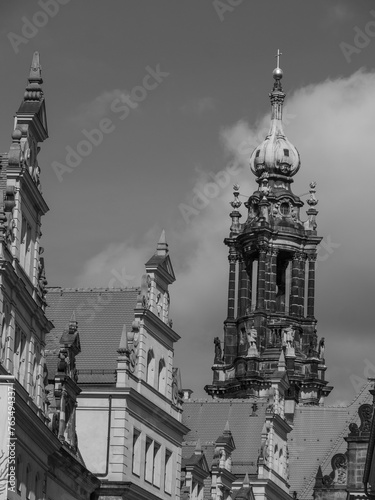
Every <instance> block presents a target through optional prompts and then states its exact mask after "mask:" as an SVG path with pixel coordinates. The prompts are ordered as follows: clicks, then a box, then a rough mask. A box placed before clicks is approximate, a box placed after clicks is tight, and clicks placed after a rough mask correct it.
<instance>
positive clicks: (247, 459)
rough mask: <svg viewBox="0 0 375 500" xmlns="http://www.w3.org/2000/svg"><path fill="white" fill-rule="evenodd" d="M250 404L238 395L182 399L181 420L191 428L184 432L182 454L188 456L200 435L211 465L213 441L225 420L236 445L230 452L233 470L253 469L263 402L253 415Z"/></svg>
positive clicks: (258, 443) (262, 414) (257, 453)
mask: <svg viewBox="0 0 375 500" xmlns="http://www.w3.org/2000/svg"><path fill="white" fill-rule="evenodd" d="M252 406H253V401H251V400H239V399H225V400H208V401H206V400H205V401H186V402H184V406H183V409H184V411H183V422H184V424H185V425H187V426H188V427H189V428H190V429H191V430H190V432H189V433H188V434H187V435H186V436H185V442H184V445H183V449H182V453H183V457H184V458H188V457H190V456H191V455H192V453H194V449H195V446H196V442H197V440H198V439H200V440H201V444H202V450H203V452H204V454H205V456H206V459H207V463H208V466H209V467H211V464H212V459H213V453H214V449H215V441H216V440H217V438H218V437H219V436H221V435H222V434H223V430H224V428H225V425H226V422H227V421H228V422H229V428H230V430H231V432H232V435H233V439H234V444H235V445H236V449H235V450H234V451H233V454H232V460H233V461H232V472H233V474H239V475H244V474H246V472H248V473H249V474H254V473H256V469H257V459H258V455H259V450H260V445H261V442H260V439H261V431H262V427H263V424H264V420H265V411H266V407H267V404H266V403H258V409H257V411H256V413H255V415H254V416H253V409H252Z"/></svg>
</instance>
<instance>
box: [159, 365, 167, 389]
mask: <svg viewBox="0 0 375 500" xmlns="http://www.w3.org/2000/svg"><path fill="white" fill-rule="evenodd" d="M166 388H167V368H166V366H165V361H164V359H161V360H160V361H159V369H158V390H159V392H161V393H162V394H164V395H165V391H166Z"/></svg>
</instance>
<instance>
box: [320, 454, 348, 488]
mask: <svg viewBox="0 0 375 500" xmlns="http://www.w3.org/2000/svg"><path fill="white" fill-rule="evenodd" d="M331 465H332V472H331V473H330V474H329V475H327V476H324V477H323V479H322V485H323V486H324V487H326V488H330V487H332V486H334V485H340V486H345V485H346V483H347V475H348V474H347V469H348V459H347V456H346V454H343V453H337V454H336V455H334V456H333V457H332V460H331Z"/></svg>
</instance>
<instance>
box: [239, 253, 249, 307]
mask: <svg viewBox="0 0 375 500" xmlns="http://www.w3.org/2000/svg"><path fill="white" fill-rule="evenodd" d="M238 261H239V267H238V294H237V317H241V316H244V315H245V314H246V308H247V307H248V306H249V289H248V277H247V272H246V265H245V261H244V259H243V257H239V259H238Z"/></svg>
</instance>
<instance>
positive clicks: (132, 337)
mask: <svg viewBox="0 0 375 500" xmlns="http://www.w3.org/2000/svg"><path fill="white" fill-rule="evenodd" d="M127 341H128V350H129V369H130V371H131V372H132V373H134V372H135V369H136V366H137V362H138V344H139V321H138V320H134V321H133V323H132V329H131V331H130V332H127Z"/></svg>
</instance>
